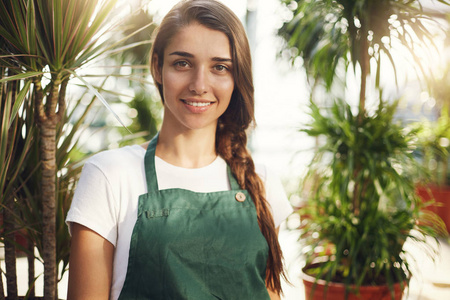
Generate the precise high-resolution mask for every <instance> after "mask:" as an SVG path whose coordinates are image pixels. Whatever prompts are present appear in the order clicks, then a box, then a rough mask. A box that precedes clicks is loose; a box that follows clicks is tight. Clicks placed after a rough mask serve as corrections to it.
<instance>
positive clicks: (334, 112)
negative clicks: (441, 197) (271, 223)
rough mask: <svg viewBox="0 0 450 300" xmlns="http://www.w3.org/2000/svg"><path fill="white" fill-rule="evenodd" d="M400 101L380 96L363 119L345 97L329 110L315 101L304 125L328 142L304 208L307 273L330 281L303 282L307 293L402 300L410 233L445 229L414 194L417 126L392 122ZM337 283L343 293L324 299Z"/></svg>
mask: <svg viewBox="0 0 450 300" xmlns="http://www.w3.org/2000/svg"><path fill="white" fill-rule="evenodd" d="M395 106H396V103H394V104H386V103H384V102H381V103H380V105H379V107H378V108H377V110H376V111H375V112H373V114H367V115H365V116H364V117H363V118H362V119H361V120H358V115H357V114H355V113H353V112H352V108H351V107H350V106H349V105H348V104H346V103H345V102H344V101H336V102H335V103H334V104H333V106H332V107H331V108H327V109H320V108H319V107H317V105H315V104H314V103H312V104H311V117H312V119H313V121H312V122H311V124H310V125H309V126H308V128H307V129H305V130H304V131H305V132H306V133H308V134H309V135H310V136H315V137H316V136H322V137H325V140H326V142H325V143H324V145H322V146H321V147H320V149H319V151H317V152H316V154H315V157H314V159H313V161H312V163H311V165H310V168H309V172H308V177H309V179H311V180H312V181H313V182H314V186H313V188H312V189H311V191H310V193H309V195H308V205H306V206H305V207H304V208H302V210H301V214H302V215H303V216H308V217H306V218H303V221H302V230H301V238H302V240H303V241H304V242H305V243H306V245H308V247H307V248H306V251H305V253H304V254H305V258H306V266H305V268H304V272H305V274H307V275H308V276H307V277H313V278H317V279H320V280H322V282H323V283H325V284H324V286H327V284H326V283H329V282H333V283H332V284H330V283H329V284H328V290H327V288H325V291H322V290H320V289H319V287H318V283H320V282H321V281H320V280H319V281H316V280H306V281H305V287H306V291H307V297H310V296H311V295H312V293H314V295H315V297H316V298H313V299H344V298H345V297H346V296H348V297H349V299H353V298H352V297H355V295H360V297H361V298H360V299H391V297H392V299H401V296H402V290H403V289H404V287H405V286H407V284H408V281H409V278H410V276H411V271H410V269H409V266H408V262H407V261H406V256H407V253H406V252H405V250H404V249H403V244H404V243H405V241H406V239H408V238H410V239H412V240H414V241H417V242H423V243H424V245H425V246H426V240H425V236H426V235H430V236H434V237H436V236H439V235H442V234H444V229H443V228H444V227H443V224H442V221H441V220H440V219H439V218H438V217H437V216H435V215H434V214H433V213H431V212H427V211H422V210H421V208H422V205H423V204H422V203H423V202H422V201H420V199H419V197H418V196H417V194H416V193H414V190H415V183H416V178H417V171H418V170H420V165H419V162H418V161H417V160H416V159H415V157H414V155H413V150H414V149H415V142H414V141H415V140H416V132H415V131H414V130H413V129H407V128H405V127H404V126H403V125H402V124H401V123H400V122H399V121H395V119H394V113H395ZM307 180H308V178H307ZM430 250H433V249H430ZM306 279H308V278H306ZM374 286H381V287H379V289H377V290H376V291H375V293H379V294H378V296H371V297H375V298H368V296H367V294H365V293H366V290H367V289H369V292H373V291H372V290H373V289H374ZM338 287H339V288H340V292H339V293H341V296H342V298H323V295H324V294H326V293H327V292H328V294H330V297H331V295H333V294H334V292H335V290H336V289H337V288H338ZM334 297H335V296H334ZM308 299H310V298H308ZM355 299H359V298H355Z"/></svg>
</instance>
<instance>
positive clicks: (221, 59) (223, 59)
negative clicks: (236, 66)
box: [212, 57, 233, 62]
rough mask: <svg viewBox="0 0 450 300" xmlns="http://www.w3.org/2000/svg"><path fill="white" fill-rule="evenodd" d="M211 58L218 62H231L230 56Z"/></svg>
mask: <svg viewBox="0 0 450 300" xmlns="http://www.w3.org/2000/svg"><path fill="white" fill-rule="evenodd" d="M212 60H213V61H218V62H233V61H232V60H231V58H226V57H213V58H212Z"/></svg>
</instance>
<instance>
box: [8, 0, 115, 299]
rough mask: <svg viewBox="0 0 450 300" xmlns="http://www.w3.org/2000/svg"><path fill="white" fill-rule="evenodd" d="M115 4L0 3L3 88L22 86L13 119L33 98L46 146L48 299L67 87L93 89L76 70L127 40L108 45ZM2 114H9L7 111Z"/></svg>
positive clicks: (105, 0) (12, 97)
mask: <svg viewBox="0 0 450 300" xmlns="http://www.w3.org/2000/svg"><path fill="white" fill-rule="evenodd" d="M115 5H116V0H67V1H59V0H19V1H10V0H2V1H0V37H1V40H2V47H1V50H0V51H1V53H0V67H1V69H2V70H4V72H3V71H2V78H1V79H0V83H2V86H3V85H4V84H5V83H7V86H8V87H12V86H15V87H16V88H15V90H14V91H13V92H12V94H11V93H9V94H8V95H9V96H7V97H6V98H5V99H7V100H8V101H9V104H8V105H9V106H10V107H12V110H13V111H12V113H9V114H10V115H11V116H12V115H14V114H15V113H16V112H17V110H18V108H20V107H21V106H22V104H23V103H24V102H26V101H31V99H32V101H33V107H32V112H27V113H28V114H34V115H35V124H36V125H37V127H36V130H37V131H38V138H37V139H36V137H35V138H34V139H35V140H39V145H40V147H39V157H38V161H37V165H38V166H39V168H40V170H39V172H40V178H41V179H40V182H39V186H40V195H39V197H38V199H39V201H40V203H41V204H42V206H41V208H40V209H41V213H42V236H41V244H42V251H41V253H40V254H41V256H42V258H43V261H44V297H45V298H46V299H54V298H55V297H56V294H55V293H56V290H57V289H56V278H57V276H56V270H57V267H56V247H57V244H56V222H57V219H56V216H57V201H56V198H57V187H58V184H59V183H58V180H60V179H57V170H58V165H57V164H58V158H57V153H58V152H57V149H56V146H57V137H58V132H59V131H60V130H61V129H62V128H64V126H63V123H64V122H65V117H64V116H65V113H66V91H67V86H68V83H69V80H70V79H71V78H73V77H77V78H78V79H80V80H81V81H82V82H84V83H86V84H87V85H88V86H89V87H90V88H91V89H93V87H92V86H90V85H89V84H88V83H87V82H86V81H85V80H84V79H83V78H82V77H80V76H79V75H78V74H77V73H76V70H77V69H79V68H81V67H83V66H85V65H86V64H88V63H90V62H92V61H93V60H95V59H97V58H98V57H99V56H100V55H101V54H104V53H106V52H107V51H113V50H112V49H114V47H115V46H117V45H118V44H120V42H121V41H117V42H116V43H114V44H108V43H107V40H104V37H105V34H107V32H108V30H111V28H113V27H114V24H112V23H110V22H108V21H109V20H110V19H111V18H108V17H110V14H111V11H112V10H113V8H114V7H115ZM102 38H103V40H102ZM30 86H31V90H30V91H28V90H27V89H30ZM9 89H11V88H9ZM4 90H7V88H5V89H4ZM27 93H28V94H27ZM29 93H31V94H29ZM95 93H96V95H97V96H98V97H99V98H101V99H103V98H102V97H101V95H100V94H99V93H98V92H97V91H95ZM3 94H5V93H3ZM3 94H2V95H3ZM25 95H27V97H25ZM2 103H3V96H2ZM105 104H106V102H105ZM9 109H11V108H9ZM2 113H3V114H8V112H7V111H6V110H3V111H2ZM7 119H8V121H5V122H9V123H7V124H6V125H7V126H3V128H2V149H6V150H5V151H3V152H2V157H1V158H2V159H3V158H4V157H7V155H8V154H7V153H12V150H11V149H12V148H11V147H12V146H11V145H12V144H7V146H5V147H3V145H5V144H6V143H5V141H4V140H3V138H4V137H5V136H6V135H3V133H4V131H5V130H8V129H11V128H13V127H11V125H14V122H10V121H9V120H11V117H10V118H7ZM2 120H5V119H2ZM27 145H28V144H27ZM8 147H9V148H8ZM8 151H9V152H8ZM24 153H26V152H24ZM9 170H11V169H9ZM2 172H3V169H2ZM5 172H6V171H5ZM9 172H10V171H9ZM2 184H3V182H2ZM4 186H5V185H3V186H2V193H3V192H4V191H5V189H4ZM6 188H7V184H6Z"/></svg>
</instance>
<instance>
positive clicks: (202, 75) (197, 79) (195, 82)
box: [189, 67, 208, 95]
mask: <svg viewBox="0 0 450 300" xmlns="http://www.w3.org/2000/svg"><path fill="white" fill-rule="evenodd" d="M189 90H190V91H191V92H193V93H195V94H196V95H203V94H204V93H206V92H207V91H208V74H207V69H206V68H204V67H201V68H198V69H196V70H195V72H193V74H192V78H191V83H190V85H189Z"/></svg>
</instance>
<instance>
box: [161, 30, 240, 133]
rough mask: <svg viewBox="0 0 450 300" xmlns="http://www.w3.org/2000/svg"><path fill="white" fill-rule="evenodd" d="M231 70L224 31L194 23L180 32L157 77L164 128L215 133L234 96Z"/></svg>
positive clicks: (170, 45)
mask: <svg viewBox="0 0 450 300" xmlns="http://www.w3.org/2000/svg"><path fill="white" fill-rule="evenodd" d="M232 68H233V62H232V60H231V51H230V43H229V41H228V37H227V36H226V35H225V34H224V33H223V32H220V31H217V30H212V29H209V28H207V27H205V26H203V25H200V24H197V23H194V24H191V25H188V26H186V27H184V28H183V29H181V30H180V31H179V32H178V33H177V34H176V35H175V36H174V37H173V38H172V40H171V42H170V43H169V44H168V45H167V47H166V49H165V51H164V62H163V66H162V68H161V69H160V70H159V72H157V76H156V77H157V78H156V80H157V81H158V83H160V84H162V89H163V96H164V106H165V110H164V121H163V126H175V127H172V128H173V129H175V128H176V129H187V130H192V129H203V128H210V129H211V130H214V131H215V129H216V126H217V120H218V118H219V117H220V116H221V115H222V114H223V113H224V112H225V110H226V109H227V107H228V104H229V103H230V99H231V95H232V93H233V89H234V79H233V73H232ZM180 126H181V127H180Z"/></svg>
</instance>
